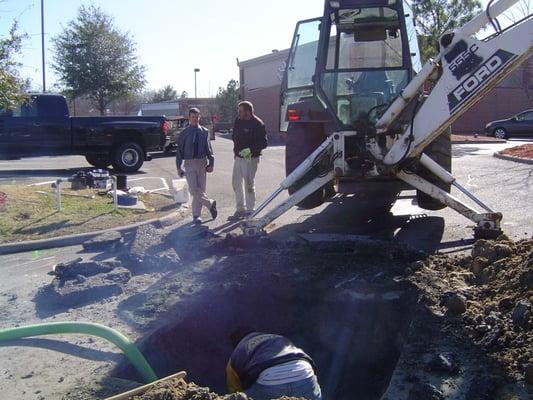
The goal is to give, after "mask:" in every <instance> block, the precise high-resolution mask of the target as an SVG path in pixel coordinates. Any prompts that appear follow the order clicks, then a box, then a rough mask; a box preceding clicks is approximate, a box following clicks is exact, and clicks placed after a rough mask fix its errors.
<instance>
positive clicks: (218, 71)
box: [0, 0, 323, 97]
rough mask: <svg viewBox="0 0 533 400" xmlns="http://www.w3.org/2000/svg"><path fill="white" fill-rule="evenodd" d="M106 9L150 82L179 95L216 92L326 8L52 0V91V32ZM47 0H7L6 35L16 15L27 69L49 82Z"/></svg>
mask: <svg viewBox="0 0 533 400" xmlns="http://www.w3.org/2000/svg"><path fill="white" fill-rule="evenodd" d="M91 4H94V5H95V6H99V7H101V8H102V9H103V10H104V11H105V12H106V13H108V14H109V15H111V16H112V17H113V18H114V20H115V25H116V27H117V28H119V29H120V30H122V31H124V32H129V34H130V35H131V37H132V38H133V40H134V41H135V42H136V43H137V54H138V57H139V61H140V63H141V64H143V65H144V66H145V67H146V75H145V76H146V80H147V88H151V89H157V88H161V87H163V86H165V85H167V84H169V85H172V86H174V88H175V89H176V90H178V92H179V93H181V91H183V90H186V91H187V92H188V93H189V95H191V96H192V95H193V94H194V69H195V68H199V69H200V72H198V74H197V85H198V96H199V97H203V96H206V97H207V96H214V95H216V92H217V89H218V87H220V86H226V84H227V82H228V81H229V80H230V79H236V80H238V78H239V69H238V67H237V61H236V60H237V58H238V59H239V60H241V61H243V60H246V59H250V58H254V57H257V56H261V55H264V54H266V53H270V52H271V51H272V50H273V49H278V50H282V49H285V48H287V47H290V43H291V40H292V35H293V31H294V27H295V25H296V22H297V21H298V20H301V19H307V18H313V17H316V16H319V15H321V14H322V7H323V1H322V0H290V1H286V0H262V1H259V0H249V1H243V0H240V1H237V0H194V1H185V0H68V1H67V0H44V16H45V38H46V42H45V47H46V50H45V59H46V65H47V66H46V86H47V89H49V88H50V87H51V85H52V84H53V83H55V82H56V80H57V77H56V76H55V74H54V72H53V70H52V68H51V67H50V65H51V61H52V56H53V53H52V50H53V46H52V43H51V38H53V37H54V36H57V35H58V34H59V33H60V32H61V31H62V30H63V29H64V27H65V26H66V25H67V24H68V22H69V21H71V20H72V19H74V18H75V17H76V15H77V11H78V8H79V7H80V6H81V5H91ZM40 16H41V2H40V0H3V1H2V0H0V36H5V35H6V34H7V32H8V31H9V28H10V26H11V24H12V22H13V20H14V19H17V20H18V21H19V25H20V31H21V32H26V33H27V34H28V35H30V36H29V38H28V39H27V40H25V41H24V44H23V49H22V54H21V57H20V58H19V59H20V61H21V62H22V64H23V67H22V69H21V75H22V76H23V77H29V78H30V79H31V80H32V89H33V90H40V89H41V88H42V72H41V36H40V32H41V20H40V18H41V17H40Z"/></svg>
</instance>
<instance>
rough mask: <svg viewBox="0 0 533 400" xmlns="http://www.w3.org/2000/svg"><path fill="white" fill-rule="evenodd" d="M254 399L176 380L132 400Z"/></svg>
mask: <svg viewBox="0 0 533 400" xmlns="http://www.w3.org/2000/svg"><path fill="white" fill-rule="evenodd" d="M247 399H252V398H251V397H248V396H246V395H245V394H244V393H234V394H228V395H225V396H220V395H218V394H216V393H213V392H211V391H210V390H209V388H203V387H200V386H198V385H195V384H194V383H187V382H185V381H184V380H183V379H174V380H169V381H166V382H162V383H160V384H157V385H155V386H154V387H153V388H151V389H150V390H148V391H147V392H146V393H144V394H142V395H139V396H133V397H132V398H131V399H130V400H247ZM278 400H305V399H303V398H295V397H286V396H284V397H281V398H280V399H278Z"/></svg>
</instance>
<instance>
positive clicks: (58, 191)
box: [56, 179, 62, 211]
mask: <svg viewBox="0 0 533 400" xmlns="http://www.w3.org/2000/svg"><path fill="white" fill-rule="evenodd" d="M61 182H62V179H58V180H56V208H57V211H61Z"/></svg>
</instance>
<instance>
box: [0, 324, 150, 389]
mask: <svg viewBox="0 0 533 400" xmlns="http://www.w3.org/2000/svg"><path fill="white" fill-rule="evenodd" d="M65 333H74V334H85V335H90V336H97V337H100V338H102V339H105V340H107V341H108V342H111V343H113V344H114V345H115V346H117V347H118V348H119V349H120V350H121V351H122V352H123V353H124V355H125V356H126V357H127V358H128V360H129V361H130V362H131V363H132V364H133V366H134V367H135V369H136V370H137V371H138V372H139V374H141V376H142V377H143V379H144V380H145V381H146V383H150V382H153V381H156V380H157V379H158V378H157V375H156V374H155V372H154V370H153V369H152V367H151V366H150V364H148V362H147V361H146V359H145V358H144V356H143V355H142V353H141V352H140V351H139V349H137V347H136V346H135V345H134V344H133V343H132V342H131V341H130V340H129V339H128V338H127V337H126V336H124V335H123V334H122V333H120V332H118V331H116V330H114V329H111V328H109V327H107V326H104V325H101V324H94V323H90V322H51V323H45V324H36V325H28V326H22V327H18V328H10V329H0V341H4V340H13V339H21V338H25V337H30V336H42V335H55V334H65Z"/></svg>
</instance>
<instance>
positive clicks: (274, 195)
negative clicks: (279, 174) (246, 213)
mask: <svg viewBox="0 0 533 400" xmlns="http://www.w3.org/2000/svg"><path fill="white" fill-rule="evenodd" d="M283 190H284V189H283V187H281V186H280V187H278V188H277V189H276V191H275V192H274V193H272V194H271V195H270V196H268V198H267V199H266V200H265V201H263V202H262V203H261V204H260V205H259V207H257V208H256V209H255V211H254V212H253V213H252V215H250V218H255V216H256V215H257V214H259V213H260V212H261V211H263V210H264V209H265V207H266V206H268V205H269V204H270V202H271V201H272V200H274V199H275V198H276V197H277V196H278V195H279V194H280V193H281V192H283Z"/></svg>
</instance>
